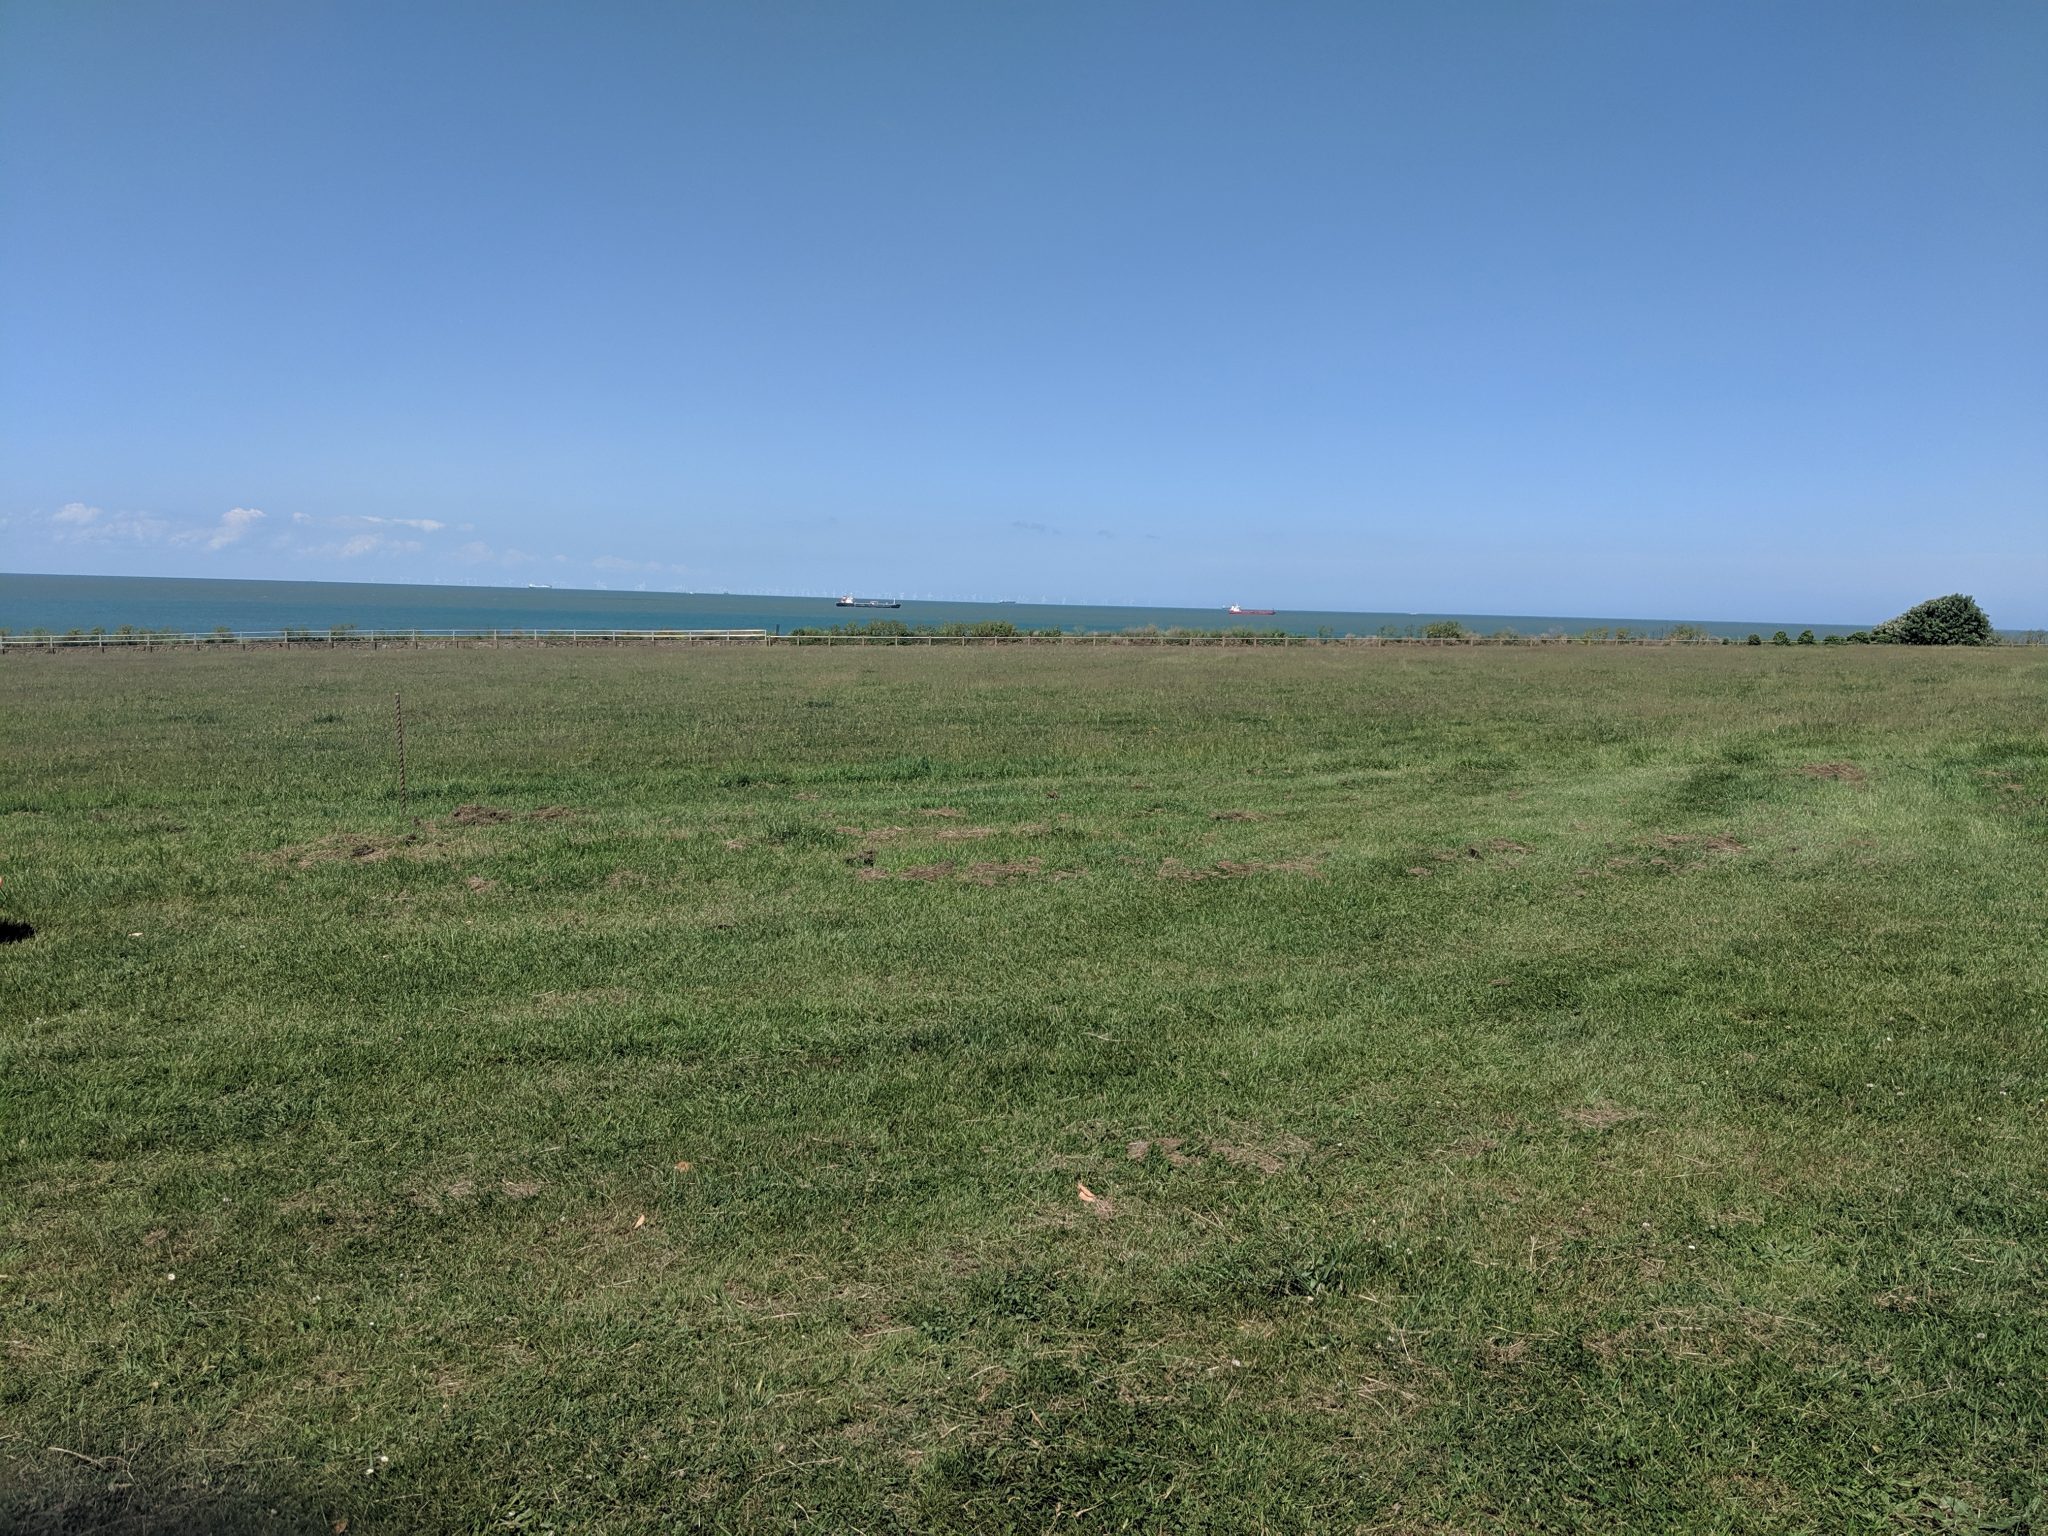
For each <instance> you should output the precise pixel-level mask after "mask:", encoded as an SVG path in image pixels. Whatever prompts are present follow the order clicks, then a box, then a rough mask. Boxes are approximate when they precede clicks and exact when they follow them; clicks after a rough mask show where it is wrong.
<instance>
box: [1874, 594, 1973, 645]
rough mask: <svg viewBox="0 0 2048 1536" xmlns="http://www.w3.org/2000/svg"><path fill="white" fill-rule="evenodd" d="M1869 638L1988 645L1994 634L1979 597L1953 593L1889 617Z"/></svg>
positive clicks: (1887, 642) (1890, 642)
mask: <svg viewBox="0 0 2048 1536" xmlns="http://www.w3.org/2000/svg"><path fill="white" fill-rule="evenodd" d="M1870 638H1871V639H1872V640H1874V641H1876V642H1877V643H1878V644H1880V645H1989V644H1991V643H1992V640H1993V639H1994V636H1993V634H1992V630H1991V619H1990V617H1989V615H1987V614H1986V613H1985V612H1984V610H1983V609H1982V608H1979V607H1978V606H1977V600H1976V599H1975V598H1974V597H1965V596H1964V595H1963V594H1962V593H1960V592H1951V593H1950V594H1949V595H1948V596H1947V597H1931V598H1929V599H1928V600H1927V601H1926V602H1924V603H1919V604H1916V605H1915V606H1913V607H1911V608H1908V609H1907V610H1906V611H1905V612H1904V613H1902V614H1900V615H1899V616H1898V617H1897V618H1895V619H1887V620H1886V621H1885V622H1884V623H1882V624H1880V625H1878V626H1877V628H1876V629H1874V630H1872V631H1871V633H1870Z"/></svg>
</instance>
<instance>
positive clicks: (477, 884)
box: [464, 875, 498, 896]
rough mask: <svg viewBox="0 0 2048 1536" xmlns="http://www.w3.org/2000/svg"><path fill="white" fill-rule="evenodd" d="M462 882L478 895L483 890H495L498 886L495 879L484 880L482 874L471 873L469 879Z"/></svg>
mask: <svg viewBox="0 0 2048 1536" xmlns="http://www.w3.org/2000/svg"><path fill="white" fill-rule="evenodd" d="M464 883H465V884H466V885H468V887H469V888H470V889H471V890H472V891H474V892H476V893H477V894H478V895H479V896H481V895H482V894H483V893H484V892H485V891H491V890H496V889H497V886H498V882H497V881H495V880H486V879H485V878H484V877H483V876H482V875H471V876H470V877H469V879H468V880H467V881H465V882H464Z"/></svg>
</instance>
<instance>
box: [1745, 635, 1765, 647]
mask: <svg viewBox="0 0 2048 1536" xmlns="http://www.w3.org/2000/svg"><path fill="white" fill-rule="evenodd" d="M1743 643H1744V644H1746V645H1762V644H1763V643H1764V637H1763V636H1762V635H1758V634H1752V635H1751V636H1750V637H1749V639H1748V640H1746V641H1745V642H1743Z"/></svg>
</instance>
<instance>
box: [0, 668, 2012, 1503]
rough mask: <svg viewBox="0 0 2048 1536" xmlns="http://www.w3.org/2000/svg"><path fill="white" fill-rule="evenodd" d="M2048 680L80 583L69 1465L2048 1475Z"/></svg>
mask: <svg viewBox="0 0 2048 1536" xmlns="http://www.w3.org/2000/svg"><path fill="white" fill-rule="evenodd" d="M400 690H402V691H403V693H404V696H405V699H406V705H407V715H408V745H409V749H410V780H411V793H412V801H411V813H412V817H414V818H417V819H416V821H415V820H409V819H407V818H406V817H405V816H404V815H402V813H401V808H400V805H399V803H398V799H397V794H396V789H395V783H394V775H393V771H392V755H393V754H392V741H391V702H392V694H393V693H394V692H395V691H400ZM2044 728H2048V658H2044V657H2043V656H2042V655H2041V654H2040V653H2038V652H2027V651H1992V652H1947V651H1941V652H1928V651H1915V650H1906V649H1895V648H1884V649H1876V648H1873V649H1864V648H1860V647H1859V648H1854V649H1843V650H1836V649H1827V650H1821V649H1817V648H1801V649H1798V650H1795V651H1788V650H1784V649H1775V648H1766V649H1763V650H1754V649H1749V648H1746V647H1743V648H1731V649H1719V648H1715V649H1709V650H1704V651H1679V650H1670V651H1655V652H1636V651H1605V650H1586V649H1583V648H1576V647H1575V648H1566V649H1560V650H1554V651H1553V650H1544V651H1531V650H1516V649H1504V650H1493V651H1485V652H1479V651H1458V650H1436V651H1426V652H1424V651H1404V650H1399V649H1396V648H1386V649H1380V650H1371V651H1359V650H1347V649H1339V648H1331V649H1314V650H1293V651H1285V652H1277V653H1273V652H1268V653H1261V652H1255V651H1242V652H1229V651H1222V652H1219V651H1179V652H1148V651H1131V650H1122V651H1104V652H1083V651H1057V652H1052V651H1048V652H1034V653H1029V654H1026V653H1020V652H1013V651H1001V650H969V651H958V652H944V651H938V652H934V651H926V650H891V649H872V650H845V649H838V650H831V651H826V650H799V651H790V652H772V653H763V652H756V651H745V650H730V651H697V652H691V653H683V654H661V653H655V652H634V651H605V652H598V653H589V652H578V651H573V650H547V651H538V652H533V651H528V652H504V653H500V652H492V651H462V652H432V651H423V652H383V653H374V654H364V653H354V654H338V655H334V656H331V657H330V656H324V655H317V654H315V655H304V654H300V655H292V654H252V655H247V656H210V655H186V656H105V657H102V656H94V655H76V656H73V655H62V656H25V657H19V658H9V659H8V660H7V662H6V664H5V665H4V666H0V874H4V876H5V880H6V884H5V887H4V889H0V918H6V919H8V920H11V921H12V922H15V923H26V924H32V925H33V926H34V928H35V929H36V933H35V936H34V937H33V938H29V939H26V940H23V941H21V942H15V943H9V944H4V945H0V1051H4V1071H0V1092H4V1100H0V1112H4V1116H5V1122H4V1134H0V1155H4V1158H5V1166H4V1169H0V1307H4V1311H5V1317H4V1324H0V1340H4V1346H5V1352H4V1355H0V1490H4V1491H0V1527H10V1526H11V1528H15V1529H24V1530H27V1531H85V1530H99V1529H113V1530H120V1531H147V1532H150V1533H166V1532H181V1531H194V1532H196V1531H221V1530H240V1529H250V1530H268V1529H279V1530H292V1531H299V1530H304V1531H309V1532H338V1531H341V1530H343V1529H344V1525H343V1522H346V1527H345V1528H346V1530H347V1531H348V1532H351V1533H356V1536H361V1533H366V1532H382V1531H393V1532H435V1531H476V1532H489V1531H523V1532H541V1531H557V1532H570V1531H579V1532H581V1531H589V1532H606V1533H609V1532H626V1533H634V1532H653V1531H664V1532H666V1531H691V1530H701V1531H730V1532H752V1531H794V1530H798V1529H808V1530H814V1531H862V1532H904V1531H928V1532H952V1531H973V1532H981V1531H1003V1532H1009V1531H1015V1532H1032V1533H1038V1532H1048V1531H1067V1530H1076V1531H1104V1532H1107V1531H1145V1532H1190V1531H1211V1532H1232V1533H1237V1532H1260V1531H1265V1532H1284V1531H1318V1532H1320V1531H1375V1532H1414V1533H1452V1532H1464V1533H1480V1532H1503V1531H1511V1532H1522V1531H1598V1532H1608V1531H1613V1532H1619V1531H1657V1532H1766V1531H1769V1532H1780V1531H1786V1532H1789V1531H1812V1532H1846V1531H1941V1532H1989V1531H2027V1530H2034V1531H2040V1530H2043V1529H2048V1496H2044V1493H2043V1489H2044V1487H2048V1391H2044V1388H2043V1382H2044V1380H2048V1316H2044V1313H2048V1269H2044V1264H2048V1103H2044V1097H2048V1040H2044V1033H2048V870H2044V854H2048V734H2044ZM1084 1191H1085V1194H1084ZM1088 1196H1092V1197H1093V1198H1092V1199H1090V1198H1088Z"/></svg>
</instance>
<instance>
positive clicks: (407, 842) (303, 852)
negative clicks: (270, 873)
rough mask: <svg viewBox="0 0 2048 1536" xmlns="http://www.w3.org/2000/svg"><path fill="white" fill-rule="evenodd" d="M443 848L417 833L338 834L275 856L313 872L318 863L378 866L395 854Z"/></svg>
mask: <svg viewBox="0 0 2048 1536" xmlns="http://www.w3.org/2000/svg"><path fill="white" fill-rule="evenodd" d="M439 846H440V845H439V844H437V843H435V842H433V841H431V840H429V839H427V838H424V837H422V836H420V834H419V833H417V832H398V833H388V834H379V833H362V832H334V833H330V834H329V835H328V836H326V837H323V838H319V839H316V840H315V841H313V842H310V843H300V844H297V845H295V846H292V847H286V848H280V849H278V850H277V853H276V854H275V857H276V858H277V859H278V860H280V861H281V862H283V863H286V864H289V865H290V866H291V867H292V868H293V869H311V868H312V867H313V866H314V865H316V864H377V863H381V862H382V861H383V860H385V859H388V858H390V857H391V856H392V855H393V854H394V853H415V854H419V853H428V852H430V851H437V850H438V848H439Z"/></svg>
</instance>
